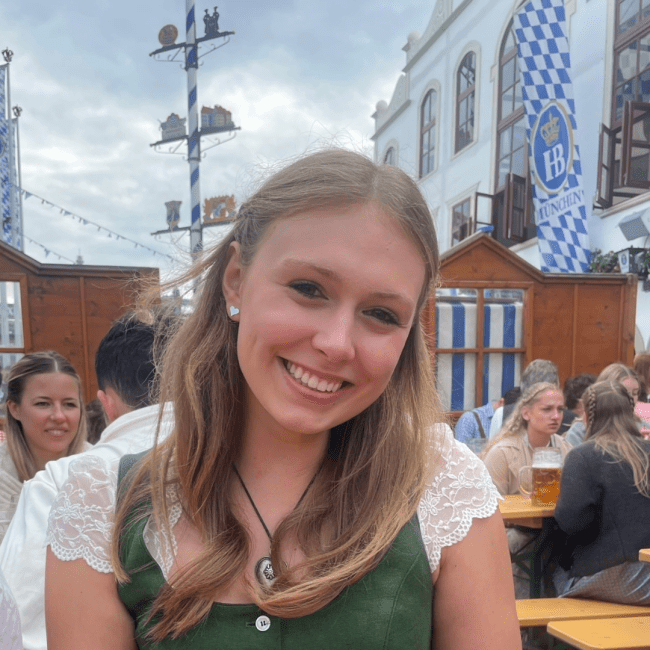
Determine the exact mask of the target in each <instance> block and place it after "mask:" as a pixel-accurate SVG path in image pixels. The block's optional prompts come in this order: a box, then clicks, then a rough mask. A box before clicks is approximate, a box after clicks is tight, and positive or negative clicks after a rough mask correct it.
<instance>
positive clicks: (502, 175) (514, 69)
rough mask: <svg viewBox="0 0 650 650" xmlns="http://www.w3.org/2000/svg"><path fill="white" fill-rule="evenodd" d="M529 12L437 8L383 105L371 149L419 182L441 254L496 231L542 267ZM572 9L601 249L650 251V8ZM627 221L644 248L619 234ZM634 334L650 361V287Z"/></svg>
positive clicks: (580, 1) (509, 6)
mask: <svg viewBox="0 0 650 650" xmlns="http://www.w3.org/2000/svg"><path fill="white" fill-rule="evenodd" d="M523 4H524V2H521V0H437V2H436V4H435V7H434V9H433V14H432V16H431V20H430V21H429V24H428V25H427V26H426V29H425V30H424V32H423V34H422V35H421V36H420V35H418V34H417V33H416V32H412V33H411V34H410V35H409V37H408V42H407V44H406V45H405V46H404V48H403V49H404V51H405V54H406V63H405V67H404V68H403V71H402V74H401V76H399V78H398V80H397V83H396V86H395V91H394V93H393V96H392V98H391V100H390V102H389V103H388V104H387V103H386V102H385V101H380V102H379V103H378V104H377V111H376V113H375V114H374V116H373V117H374V118H375V134H374V136H373V139H374V141H375V158H376V159H377V160H378V161H380V160H381V161H385V162H391V163H393V164H396V165H398V166H399V167H401V168H402V169H404V170H405V171H406V172H407V173H409V174H410V175H411V176H413V177H414V178H417V179H418V182H419V184H420V187H421V189H422V190H423V192H424V194H425V196H426V197H427V200H428V201H429V204H430V206H431V207H432V209H433V212H434V218H435V220H436V225H437V229H438V237H439V241H440V246H441V250H442V251H444V250H446V249H448V248H450V247H451V246H453V245H454V244H456V243H458V242H459V241H461V240H462V239H464V238H465V237H467V236H468V235H469V234H472V233H473V232H474V231H475V230H476V229H477V228H481V227H482V226H485V225H487V224H491V225H492V226H493V227H494V232H493V236H495V237H496V239H497V240H498V241H499V242H501V243H503V244H505V245H506V246H509V247H510V248H511V249H512V250H513V251H515V252H517V254H519V255H520V256H521V257H523V258H524V259H526V260H527V261H528V262H530V263H531V264H532V265H534V266H536V267H537V268H540V258H539V253H538V248H537V238H536V229H535V220H534V215H533V206H532V192H531V187H530V176H529V172H528V155H527V142H526V128H525V121H524V106H523V101H522V93H521V80H520V75H519V65H518V61H517V48H516V41H515V34H514V32H513V28H512V24H513V23H512V21H513V15H514V13H515V11H516V10H517V9H518V8H519V7H520V6H521V5H523ZM565 10H566V16H567V23H566V35H567V38H568V40H569V46H570V54H571V66H572V70H571V74H572V79H573V88H574V96H575V104H576V121H577V137H578V145H579V147H580V155H581V162H582V172H583V177H582V181H583V186H584V190H585V196H586V197H587V203H588V205H587V213H588V216H589V228H590V240H591V249H592V250H594V249H600V250H602V251H604V252H608V251H621V250H623V249H626V248H630V247H636V248H639V249H644V248H648V247H649V246H650V237H649V236H648V234H649V233H650V0H565ZM414 27H417V26H414ZM634 102H639V103H634ZM644 102H649V103H644ZM601 125H603V126H602V128H601ZM601 134H602V135H601ZM623 134H626V137H623ZM628 217H630V219H629V220H628V221H629V222H631V224H632V228H630V229H625V228H624V229H625V230H626V232H627V236H628V237H634V238H633V239H628V238H626V236H625V235H624V232H623V230H622V229H621V228H620V227H619V224H620V223H621V222H622V221H623V220H624V219H626V218H628ZM634 227H638V229H637V230H634ZM630 230H632V232H630ZM636 324H637V331H636V349H637V352H638V351H642V350H645V349H650V292H647V291H644V290H643V283H642V282H640V283H639V287H638V298H637V321H636Z"/></svg>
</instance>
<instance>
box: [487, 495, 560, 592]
mask: <svg viewBox="0 0 650 650" xmlns="http://www.w3.org/2000/svg"><path fill="white" fill-rule="evenodd" d="M499 511H500V512H501V515H502V517H503V521H504V523H506V524H514V525H517V526H525V527H527V528H539V529H540V533H539V535H538V536H537V538H536V539H535V542H534V544H533V547H532V550H530V551H526V552H523V553H511V554H510V557H511V559H512V561H513V562H514V563H515V564H517V566H519V567H520V568H521V569H522V570H523V571H525V572H526V573H527V574H528V575H529V577H530V597H531V598H539V597H540V596H541V595H542V575H543V573H544V566H543V562H542V560H543V557H542V556H543V553H544V550H545V549H546V547H547V545H548V544H549V543H550V541H551V537H552V534H553V530H554V528H555V520H554V519H553V515H554V514H555V506H535V505H533V503H532V501H531V500H530V497H527V496H524V495H523V494H509V495H506V496H504V497H503V501H499ZM526 560H530V568H529V567H528V565H527V564H526V563H525V562H526Z"/></svg>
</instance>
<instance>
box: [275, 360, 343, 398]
mask: <svg viewBox="0 0 650 650" xmlns="http://www.w3.org/2000/svg"><path fill="white" fill-rule="evenodd" d="M283 363H284V367H285V368H286V369H287V372H288V373H289V374H290V375H291V376H292V377H293V378H294V379H295V380H296V381H297V382H300V384H302V385H303V386H307V387H309V388H311V389H312V390H315V391H317V392H319V393H336V392H337V391H338V390H339V389H340V388H341V386H343V383H344V382H343V381H338V380H336V379H334V380H328V379H327V378H325V377H323V376H322V375H320V374H319V373H316V372H313V371H309V370H306V369H305V368H303V367H302V366H298V365H296V364H294V363H291V362H290V361H287V360H286V359H283Z"/></svg>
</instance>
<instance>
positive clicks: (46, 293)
mask: <svg viewBox="0 0 650 650" xmlns="http://www.w3.org/2000/svg"><path fill="white" fill-rule="evenodd" d="M158 282H159V277H158V269H156V268H147V267H118V266H86V265H67V264H40V263H39V262H37V261H36V260H34V259H32V258H31V257H28V256H27V255H25V254H24V253H21V252H20V251H18V250H16V249H15V248H12V247H11V246H8V245H6V244H3V243H0V364H1V365H0V367H1V368H2V369H3V370H5V371H6V370H7V369H8V368H9V367H10V366H11V365H12V364H13V363H14V361H16V360H17V359H18V358H19V357H20V356H21V355H23V354H25V353H27V352H35V351H37V350H55V351H56V352H59V353H60V354H62V355H63V356H65V357H66V358H68V359H69V360H70V361H71V363H72V364H73V365H74V367H75V368H76V369H77V372H78V373H79V375H80V376H81V378H82V381H83V386H84V399H85V401H86V402H88V401H90V400H92V399H94V398H95V397H96V393H97V381H96V379H95V370H94V362H95V353H96V351H97V347H98V346H99V343H100V341H101V340H102V338H103V337H104V335H105V334H106V332H107V331H108V330H109V328H110V326H111V323H112V322H113V321H114V320H115V319H116V318H119V317H120V316H121V315H122V314H124V313H125V312H126V311H127V310H128V309H130V308H132V307H133V306H134V304H135V299H136V296H137V295H138V293H140V292H141V291H142V290H143V289H144V288H145V287H148V286H150V285H151V283H156V284H157V283H158Z"/></svg>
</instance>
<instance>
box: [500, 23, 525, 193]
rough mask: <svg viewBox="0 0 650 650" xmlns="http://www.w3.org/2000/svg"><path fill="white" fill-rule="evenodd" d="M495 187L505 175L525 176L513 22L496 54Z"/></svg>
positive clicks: (518, 77)
mask: <svg viewBox="0 0 650 650" xmlns="http://www.w3.org/2000/svg"><path fill="white" fill-rule="evenodd" d="M497 152H498V153H497V162H498V164H497V182H496V187H497V190H499V189H502V188H503V187H504V185H505V183H506V176H507V175H508V174H517V175H518V176H526V174H527V173H528V161H527V160H526V123H525V120H524V101H523V97H522V94H521V78H520V75H519V62H518V61H517V41H516V40H515V33H514V30H513V29H512V25H510V28H509V29H508V32H507V34H506V37H505V39H504V41H503V44H502V46H501V55H500V57H499V122H498V125H497Z"/></svg>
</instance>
